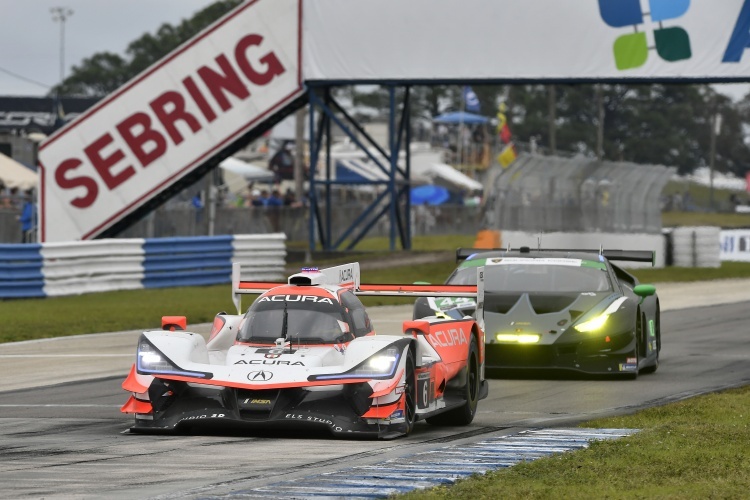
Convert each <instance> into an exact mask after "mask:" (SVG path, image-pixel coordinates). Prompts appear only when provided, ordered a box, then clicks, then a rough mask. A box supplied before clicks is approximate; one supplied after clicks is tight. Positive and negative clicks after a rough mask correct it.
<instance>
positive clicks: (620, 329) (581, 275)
mask: <svg viewBox="0 0 750 500" xmlns="http://www.w3.org/2000/svg"><path fill="white" fill-rule="evenodd" d="M653 258H654V254H653V252H651V251H621V250H602V251H596V250H557V249H539V250H533V249H530V248H528V247H521V248H520V249H515V250H478V249H459V250H458V252H457V259H458V260H459V261H460V262H461V263H460V265H459V266H458V268H457V269H456V270H455V271H454V272H453V273H452V274H451V276H450V277H449V278H448V280H447V281H446V284H473V283H476V281H477V267H482V266H483V267H484V293H483V294H480V296H479V306H477V303H476V302H474V301H473V300H471V299H450V298H434V297H429V298H420V299H418V300H417V302H416V303H415V306H414V317H415V318H417V317H425V316H430V315H435V314H436V313H438V314H440V313H448V312H450V313H451V314H455V313H456V311H458V312H459V314H461V315H473V316H475V317H477V319H478V320H480V323H481V320H483V323H484V330H485V342H486V346H485V347H486V354H485V355H486V367H487V369H513V370H517V369H522V370H528V369H535V370H541V369H562V370H572V371H577V372H585V373H591V374H612V375H623V376H625V377H628V378H636V377H637V376H638V374H639V373H649V372H654V371H656V369H657V368H658V366H659V351H660V350H661V332H660V321H659V299H658V296H657V295H656V293H655V292H656V291H655V288H654V287H653V285H646V284H640V283H639V282H638V280H637V278H635V277H634V276H633V275H631V274H630V273H628V272H627V271H625V270H624V269H622V268H621V267H619V266H617V265H615V264H613V263H612V261H641V262H652V264H653Z"/></svg>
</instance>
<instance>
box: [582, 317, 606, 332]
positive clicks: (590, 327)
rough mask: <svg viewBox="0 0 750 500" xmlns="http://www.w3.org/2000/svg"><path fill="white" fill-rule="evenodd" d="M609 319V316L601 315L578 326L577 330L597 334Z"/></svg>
mask: <svg viewBox="0 0 750 500" xmlns="http://www.w3.org/2000/svg"><path fill="white" fill-rule="evenodd" d="M607 318H609V314H600V315H599V316H597V317H596V318H593V319H590V320H588V321H584V322H583V323H579V324H577V325H576V326H575V329H576V330H578V331H579V332H581V333H585V332H595V331H597V330H599V329H601V328H602V327H603V326H604V324H605V323H606V322H607Z"/></svg>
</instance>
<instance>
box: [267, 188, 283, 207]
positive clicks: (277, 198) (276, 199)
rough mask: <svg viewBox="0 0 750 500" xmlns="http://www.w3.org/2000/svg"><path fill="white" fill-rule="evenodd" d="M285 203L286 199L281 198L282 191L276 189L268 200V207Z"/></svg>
mask: <svg viewBox="0 0 750 500" xmlns="http://www.w3.org/2000/svg"><path fill="white" fill-rule="evenodd" d="M283 205H284V200H282V199H281V193H280V192H279V190H278V189H274V190H273V193H271V197H270V198H268V200H266V206H267V207H281V206H283Z"/></svg>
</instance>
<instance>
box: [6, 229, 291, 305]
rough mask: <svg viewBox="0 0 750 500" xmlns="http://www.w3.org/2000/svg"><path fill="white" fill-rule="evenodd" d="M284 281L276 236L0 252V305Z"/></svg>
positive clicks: (282, 251)
mask: <svg viewBox="0 0 750 500" xmlns="http://www.w3.org/2000/svg"><path fill="white" fill-rule="evenodd" d="M232 262H239V263H240V265H241V267H242V277H243V279H248V280H258V281H275V280H279V279H283V278H284V265H285V262H286V236H285V235H284V234H283V233H270V234H259V235H234V236H213V237H208V236H198V237H180V238H147V239H142V238H131V239H108V240H95V241H77V242H69V243H68V242H65V243H44V244H7V245H0V298H3V299H4V298H24V297H27V298H30V297H52V296H61V295H77V294H82V293H91V292H103V291H110V290H133V289H140V288H165V287H172V286H197V285H212V284H219V283H229V282H231V274H232Z"/></svg>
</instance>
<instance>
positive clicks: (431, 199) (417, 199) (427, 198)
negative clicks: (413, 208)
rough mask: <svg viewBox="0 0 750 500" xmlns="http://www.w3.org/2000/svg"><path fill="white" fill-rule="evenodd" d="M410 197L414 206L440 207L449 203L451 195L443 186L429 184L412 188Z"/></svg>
mask: <svg viewBox="0 0 750 500" xmlns="http://www.w3.org/2000/svg"><path fill="white" fill-rule="evenodd" d="M409 197H410V200H411V204H412V205H425V204H427V205H440V204H442V203H445V202H446V201H448V200H449V199H450V197H451V194H450V193H449V192H448V190H447V189H445V188H444V187H443V186H436V185H434V184H427V185H425V186H417V187H413V188H411V192H410V193H409Z"/></svg>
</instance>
